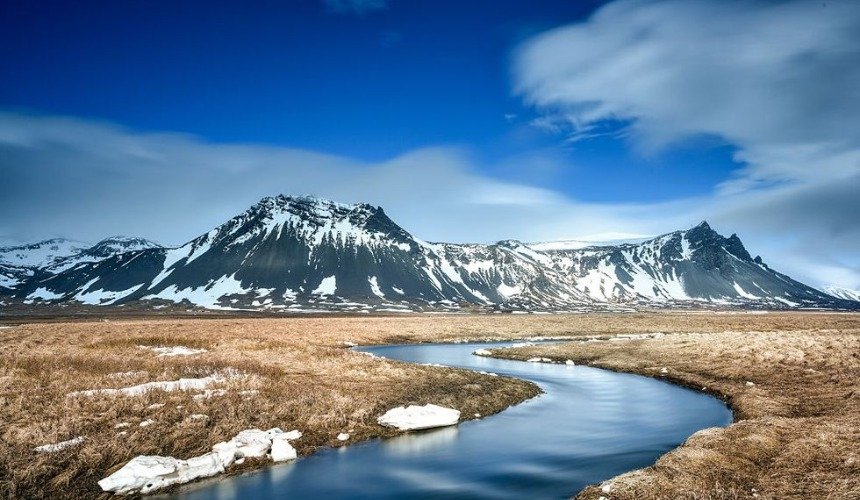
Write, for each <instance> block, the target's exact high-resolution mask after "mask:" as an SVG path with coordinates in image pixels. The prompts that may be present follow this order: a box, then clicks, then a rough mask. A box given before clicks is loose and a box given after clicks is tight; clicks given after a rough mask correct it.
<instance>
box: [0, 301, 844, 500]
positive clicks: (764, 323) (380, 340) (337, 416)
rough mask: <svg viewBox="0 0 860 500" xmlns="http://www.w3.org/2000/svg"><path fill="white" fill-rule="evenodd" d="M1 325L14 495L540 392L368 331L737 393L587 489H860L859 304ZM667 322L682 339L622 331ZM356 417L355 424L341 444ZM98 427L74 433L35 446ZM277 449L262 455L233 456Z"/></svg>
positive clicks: (3, 425) (59, 492)
mask: <svg viewBox="0 0 860 500" xmlns="http://www.w3.org/2000/svg"><path fill="white" fill-rule="evenodd" d="M0 323H3V328H1V329H0V438H2V439H0V497H2V498H38V497H51V498H91V497H98V496H104V494H103V493H101V491H100V489H99V487H98V485H97V484H96V482H97V481H98V480H99V479H101V478H103V477H105V476H107V475H108V474H110V473H111V472H113V471H115V470H117V469H118V468H119V467H121V466H122V465H123V464H125V463H126V462H127V461H128V460H129V459H131V458H132V457H134V456H136V455H141V454H147V455H170V456H175V457H178V458H186V457H190V456H195V455H199V454H201V453H204V452H206V451H208V450H209V449H210V448H211V447H212V445H213V444H215V443H217V442H219V441H224V440H229V439H230V438H231V437H232V436H233V435H235V434H236V433H238V432H239V431H241V430H244V429H248V428H255V427H256V428H261V429H267V428H270V427H281V428H283V429H284V430H291V429H298V430H300V431H301V432H302V433H303V437H302V438H301V439H300V440H298V441H296V442H295V443H294V444H295V445H296V447H297V449H298V451H299V454H300V455H307V454H310V453H313V451H314V450H316V449H319V448H320V447H325V446H344V445H349V444H352V443H355V442H357V441H361V440H365V439H370V438H377V437H387V436H391V435H393V434H395V431H393V430H391V429H389V428H386V427H382V426H380V425H378V424H377V422H376V418H377V417H378V416H379V415H381V414H382V413H384V412H385V411H386V410H388V409H390V408H392V407H395V406H399V405H404V404H426V403H434V404H439V405H443V406H449V407H453V408H456V409H458V410H460V411H461V412H462V414H463V415H464V418H466V417H469V416H471V415H474V414H480V415H482V416H488V415H492V414H493V413H496V412H498V411H501V410H503V409H504V408H506V407H508V406H510V405H512V404H516V403H518V402H520V401H523V400H525V399H528V398H530V397H534V396H536V395H538V393H539V391H538V389H537V388H536V387H535V386H534V385H532V384H531V383H528V382H525V381H520V380H514V379H509V378H504V377H491V376H487V375H481V374H478V373H474V372H471V371H466V370H457V369H450V368H440V367H434V366H420V365H412V364H406V363H401V362H397V361H392V360H383V359H379V358H372V357H370V356H366V355H362V354H360V353H357V352H354V351H351V350H350V349H348V346H349V345H351V344H363V345H368V344H387V343H412V342H456V341H464V340H501V339H529V338H533V337H545V338H560V337H563V338H567V337H570V342H565V343H562V344H558V345H540V346H531V347H526V348H520V349H507V350H503V351H498V350H497V351H495V353H496V354H497V355H501V356H504V357H510V358H514V359H528V358H532V357H536V356H539V357H547V358H549V359H553V360H558V361H565V360H567V359H572V360H574V361H575V362H577V363H586V364H591V365H593V366H596V367H602V368H607V369H612V370H619V371H626V372H632V373H638V374H642V375H646V376H653V377H664V378H666V379H667V380H669V381H672V382H675V383H679V384H682V385H685V386H688V387H691V388H695V389H697V390H705V391H707V392H710V393H712V394H714V395H716V396H718V397H721V398H723V399H724V400H726V401H727V402H728V403H729V404H730V405H731V407H732V409H733V411H734V413H735V420H736V422H735V423H734V424H733V425H732V426H730V427H729V428H727V429H725V430H707V431H702V432H700V433H697V434H696V435H694V436H693V437H691V438H690V439H689V440H688V442H687V443H685V444H684V445H682V446H681V447H679V448H677V449H676V450H674V451H672V452H670V453H668V454H666V455H664V456H663V457H662V458H661V459H660V460H659V461H658V462H657V464H656V465H655V466H653V467H650V468H646V469H642V470H640V471H634V472H632V473H630V474H627V475H624V476H620V477H619V478H616V479H613V480H610V481H607V483H606V484H603V485H597V486H595V487H591V488H588V489H586V490H585V491H583V492H581V493H579V494H580V496H581V497H583V498H598V497H600V496H604V497H606V498H667V497H672V498H715V499H716V498H857V497H858V496H860V479H858V477H860V453H858V451H857V450H858V449H860V386H858V375H860V358H858V356H860V315H858V314H849V313H811V312H810V313H795V312H771V313H767V314H749V313H743V312H726V311H694V312H672V313H667V312H639V313H627V314H619V313H616V314H571V315H507V314H505V315H503V314H496V315H487V314H475V315H467V314H461V315H458V314H453V315H433V314H424V315H396V316H370V317H368V316H362V317H354V316H353V317H346V316H338V317H335V316H332V317H264V318H259V317H256V318H250V317H237V316H229V315H212V316H209V317H206V318H197V317H193V316H182V317H173V318H164V317H162V318H157V319H151V318H129V317H119V316H111V315H109V314H108V315H107V316H104V317H99V318H93V317H91V318H84V319H75V320H72V319H70V318H40V319H38V320H31V321H30V320H27V319H26V318H23V319H22V318H14V320H13V319H12V318H9V319H5V320H4V319H3V318H0ZM657 332H660V333H663V334H665V335H663V336H659V337H658V338H650V339H643V340H624V341H619V340H608V339H607V338H608V337H612V336H615V335H624V334H640V333H649V334H650V333H657ZM593 337H597V339H596V340H592V341H586V340H587V339H589V338H593ZM177 346H182V347H185V348H188V351H187V352H183V354H184V355H183V354H178V355H173V356H165V355H159V354H164V353H165V352H167V353H171V352H174V351H171V350H169V349H167V350H163V351H161V352H159V351H156V350H153V349H152V348H154V347H161V348H172V347H173V348H175V347H177ZM188 352H191V354H188ZM225 373H229V374H231V376H229V377H225V379H224V380H223V381H221V382H219V383H217V384H216V385H213V386H212V387H211V388H209V389H210V390H209V391H208V392H207V391H205V390H203V391H201V390H197V391H188V390H176V391H170V392H166V391H162V390H151V391H146V392H143V393H141V394H137V395H116V394H95V395H91V396H82V395H80V394H78V395H75V394H74V393H76V392H78V391H87V390H92V389H104V388H121V387H129V386H134V385H137V384H143V383H148V382H159V381H174V380H178V379H180V378H201V377H207V376H212V375H213V374H225ZM143 422H149V423H148V424H146V425H144V426H141V425H140V424H141V423H143ZM341 433H348V434H349V435H350V438H349V440H347V441H340V440H338V439H337V436H338V435H339V434H341ZM79 436H82V437H83V440H80V441H78V442H76V443H75V444H73V445H72V446H69V447H68V448H65V449H61V450H58V451H54V452H37V451H35V448H36V447H38V446H42V445H46V444H54V443H61V442H64V441H68V440H71V439H74V438H77V437H79ZM268 463H270V462H267V461H255V460H248V461H246V462H245V463H244V464H242V465H241V466H238V467H234V468H232V469H231V470H230V472H231V473H241V472H246V471H249V470H252V469H254V468H258V467H263V466H265V465H267V464H268ZM607 485H610V486H609V488H605V487H606V486H607ZM605 489H608V490H609V491H608V492H606V491H604V490H605ZM570 494H571V495H576V494H577V492H575V491H571V492H570Z"/></svg>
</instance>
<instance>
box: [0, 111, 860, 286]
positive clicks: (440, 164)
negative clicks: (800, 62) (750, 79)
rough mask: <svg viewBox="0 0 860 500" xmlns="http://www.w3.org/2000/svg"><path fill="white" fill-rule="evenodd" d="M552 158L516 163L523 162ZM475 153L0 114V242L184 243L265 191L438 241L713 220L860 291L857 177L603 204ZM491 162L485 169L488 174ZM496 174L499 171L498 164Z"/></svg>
mask: <svg viewBox="0 0 860 500" xmlns="http://www.w3.org/2000/svg"><path fill="white" fill-rule="evenodd" d="M546 161H552V160H550V159H546V158H539V157H535V158H527V157H523V158H519V159H518V162H519V163H520V164H522V165H527V164H540V163H541V162H546ZM479 166H481V165H477V164H476V163H475V161H474V160H473V159H472V156H471V155H470V154H469V152H468V151H464V150H462V149H458V148H450V147H435V148H425V149H418V150H414V151H409V152H406V153H404V154H401V155H399V156H396V157H394V158H391V159H388V160H386V161H381V162H374V163H367V162H362V161H357V160H354V159H350V158H345V157H340V156H334V155H328V154H322V153H318V152H314V151H307V150H300V149H290V148H283V147H273V146H264V145H253V144H223V143H210V142H207V141H204V140H202V139H200V138H197V137H194V136H189V135H185V134H176V133H140V132H136V131H133V130H128V129H126V128H123V127H121V126H117V125H113V124H110V123H100V122H95V121H90V120H82V119H76V118H69V117H52V116H35V115H28V114H19V113H0V173H2V180H3V182H0V213H2V214H3V217H2V218H0V235H5V236H7V237H9V236H11V237H13V238H15V239H19V240H20V239H35V238H43V237H51V236H67V237H73V238H77V239H82V240H90V241H92V240H96V239H99V238H101V237H103V236H107V235H110V234H132V235H140V236H144V237H148V238H150V239H154V240H157V241H162V242H165V243H180V242H184V241H187V240H188V239H190V238H192V237H194V236H196V235H198V234H201V233H203V232H205V231H208V230H209V229H210V228H212V227H214V226H215V225H217V224H220V223H221V222H223V221H224V220H226V219H227V218H228V217H231V216H233V215H235V214H236V213H238V212H240V211H242V210H244V209H245V208H247V207H248V206H249V205H250V204H251V203H253V202H255V201H256V200H257V199H259V198H260V197H262V196H266V195H273V194H278V193H285V194H315V195H319V196H324V197H327V198H332V199H336V200H341V201H344V202H358V201H366V202H369V203H374V204H377V205H381V206H383V207H385V210H386V211H387V212H388V213H389V215H390V216H391V217H392V218H393V219H394V220H396V221H397V222H398V223H400V224H402V225H403V226H404V227H405V228H406V229H408V230H409V231H411V232H413V233H414V234H415V235H416V236H418V237H421V238H425V239H428V240H436V241H495V240H499V239H503V238H518V239H521V240H526V241H545V240H550V239H563V238H576V237H578V236H582V235H588V234H596V233H605V232H621V233H636V234H657V233H661V232H665V231H670V230H674V229H678V228H683V227H687V226H690V225H692V224H694V223H697V222H698V221H700V220H701V219H708V220H709V221H711V222H713V223H715V226H716V227H717V229H720V230H722V231H726V232H735V231H736V232H738V233H739V234H740V235H741V237H742V238H743V239H744V241H745V242H746V243H747V244H748V246H749V247H750V250H751V251H752V252H754V253H760V254H762V255H763V256H764V257H765V258H766V260H768V262H769V263H771V264H773V265H774V266H775V267H776V268H777V269H780V270H783V271H786V272H788V273H790V274H792V275H796V276H798V277H801V278H803V279H806V280H810V281H812V282H814V283H821V282H826V283H836V284H841V285H844V286H850V287H856V286H858V285H860V265H858V263H857V253H856V248H858V247H860V227H858V226H860V225H858V222H857V220H856V219H857V218H856V214H857V213H860V198H858V197H857V196H856V186H857V185H860V175H858V176H854V177H853V178H848V179H845V180H844V181H841V182H839V181H833V180H826V181H819V182H807V183H795V184H793V185H788V186H775V187H771V188H768V189H758V190H747V191H744V192H739V193H733V194H714V195H712V196H707V197H700V198H694V199H683V200H676V201H672V202H667V203H656V204H594V203H583V202H580V201H577V200H573V199H570V198H568V197H566V196H564V195H563V194H561V193H559V192H556V191H553V190H550V189H543V188H539V187H535V186H530V185H528V184H525V183H523V182H512V181H505V180H500V179H497V178H491V177H487V176H486V175H482V174H480V173H479V172H481V171H490V170H496V169H492V168H491V169H481V168H479ZM484 167H486V166H484ZM489 167H492V166H489Z"/></svg>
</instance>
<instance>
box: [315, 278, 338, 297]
mask: <svg viewBox="0 0 860 500" xmlns="http://www.w3.org/2000/svg"><path fill="white" fill-rule="evenodd" d="M336 289H337V279H336V278H335V277H334V276H329V277H328V278H323V280H322V282H321V283H320V285H319V286H318V287H316V289H314V291H313V292H311V293H313V294H316V295H334V292H335V290H336Z"/></svg>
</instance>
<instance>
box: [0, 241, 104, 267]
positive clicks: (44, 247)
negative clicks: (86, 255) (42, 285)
mask: <svg viewBox="0 0 860 500" xmlns="http://www.w3.org/2000/svg"><path fill="white" fill-rule="evenodd" d="M88 246H89V245H88V244H86V243H83V242H80V241H74V240H68V239H65V238H53V239H50V240H45V241H40V242H38V243H32V244H29V245H17V246H7V247H2V248H0V264H3V265H6V266H16V267H44V266H47V265H50V264H51V263H52V262H54V261H55V260H57V259H61V258H63V257H68V256H70V255H74V254H76V253H78V252H80V251H82V250H85V249H86V248H87V247H88Z"/></svg>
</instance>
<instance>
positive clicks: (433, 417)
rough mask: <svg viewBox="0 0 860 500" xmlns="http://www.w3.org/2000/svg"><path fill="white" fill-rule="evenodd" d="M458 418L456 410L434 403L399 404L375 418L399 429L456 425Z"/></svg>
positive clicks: (382, 423)
mask: <svg viewBox="0 0 860 500" xmlns="http://www.w3.org/2000/svg"><path fill="white" fill-rule="evenodd" d="M459 420H460V412H459V411H458V410H455V409H453V408H445V407H444V406H437V405H434V404H427V405H424V406H417V405H411V406H399V407H397V408H392V409H391V410H388V411H387V412H385V415H382V416H381V417H379V418H378V419H376V421H377V422H379V423H380V424H381V425H385V426H387V427H396V428H397V429H398V430H401V431H411V430H419V429H431V428H434V427H445V426H449V425H457V422H459Z"/></svg>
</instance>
